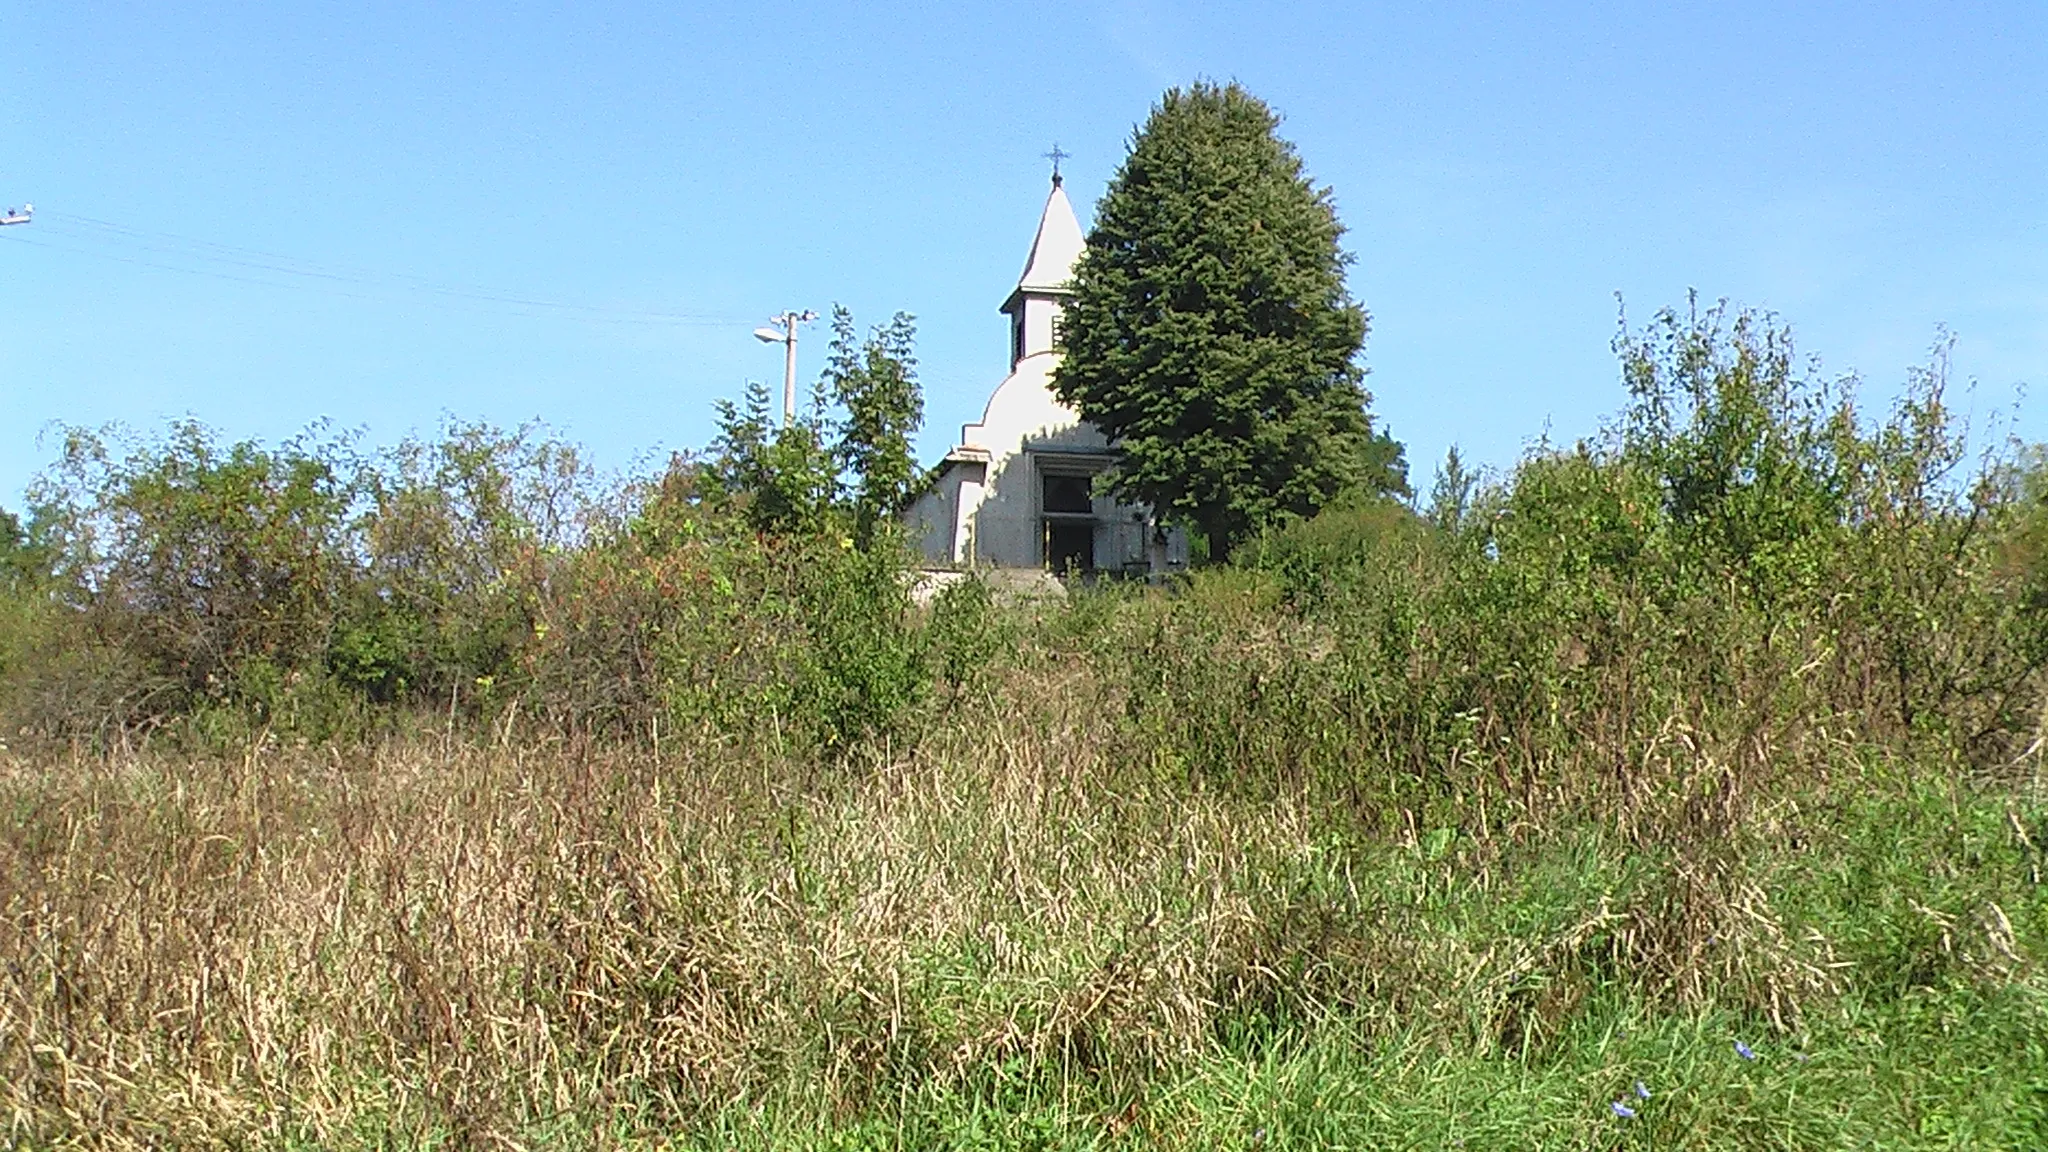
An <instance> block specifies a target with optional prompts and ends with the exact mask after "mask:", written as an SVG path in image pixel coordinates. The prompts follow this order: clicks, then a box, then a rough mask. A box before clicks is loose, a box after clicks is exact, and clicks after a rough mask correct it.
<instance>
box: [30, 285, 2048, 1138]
mask: <svg viewBox="0 0 2048 1152" xmlns="http://www.w3.org/2000/svg"><path fill="white" fill-rule="evenodd" d="M1617 351H1618V353H1619V356H1620V361H1621V375H1622V380H1623V383H1624V384H1625V386H1626V394H1625V396H1624V397H1623V398H1622V400H1621V402H1620V403H1621V408H1620V410H1619V412H1618V413H1617V415H1616V416H1615V418H1614V420H1613V421H1612V423H1611V425H1610V426H1609V427H1608V428H1607V429H1606V430H1605V431H1604V432H1603V433H1602V434H1601V435H1600V436H1598V437H1596V438H1594V439H1591V440H1588V441H1586V442H1584V443H1581V444H1577V445H1573V446H1569V447H1565V446H1558V445H1545V446H1541V447H1538V448H1537V449H1534V450H1532V451H1531V452H1530V453H1529V454H1528V455H1527V456H1526V457H1525V458H1524V459H1523V460H1522V461H1521V462H1520V463H1519V464H1518V465H1517V466H1516V467H1515V468H1513V469H1512V470H1511V471H1509V472H1508V473H1506V474H1503V475H1498V476H1479V477H1474V476H1470V475H1467V474H1465V473H1464V472H1463V471H1462V470H1461V469H1460V468H1459V467H1458V466H1457V464H1456V461H1455V459H1454V460H1452V461H1450V462H1447V465H1446V467H1445V468H1444V469H1442V470H1441V471H1440V473H1439V476H1438V480H1437V484H1436V487H1435V491H1434V492H1433V493H1432V494H1431V495H1430V496H1429V497H1428V498H1426V499H1422V500H1418V501H1417V502H1416V504H1415V506H1414V507H1406V506H1400V505H1394V504H1387V503H1377V502H1358V503H1355V504H1351V505H1348V506H1344V507H1340V508H1335V509H1331V510H1327V511H1325V512H1324V513H1322V514H1321V515H1319V516H1317V517H1316V518H1314V519H1312V520H1307V521H1299V522H1294V523H1291V524H1286V525H1279V526H1276V527H1274V528H1272V529H1271V530H1269V531H1268V532H1267V533H1266V534H1265V535H1264V536H1262V537H1260V538H1258V539H1257V540H1256V541H1254V542H1252V543H1250V544H1247V545H1244V546H1242V547H1240V548H1239V549H1238V550H1237V551H1236V553H1235V555H1234V559H1233V563H1232V565H1231V566H1229V567H1211V568H1205V569H1202V570H1199V571H1197V572H1195V573H1194V574H1193V575H1192V576H1191V577H1189V578H1187V579H1185V580H1183V581H1180V582H1179V583H1176V584H1173V585H1171V586H1167V587H1144V586H1137V585H1126V584H1113V583H1099V584H1093V585H1083V584H1080V583H1076V584H1075V585H1073V586H1072V587H1071V588H1070V592H1069V595H1068V596H1067V597H1066V598H1065V599H1064V600H1056V601H1051V602H1046V601H1036V602H1012V601H1011V600H1009V599H1008V598H1006V597H1005V596H1004V595H1002V594H1001V593H1000V590H997V589H991V588H990V587H988V586H987V585H985V584H983V583H980V582H978V581H972V580H970V581H967V582H964V583H961V584H959V585H957V586H954V587H952V588H950V589H948V590H947V591H946V592H945V593H943V594H942V595H940V596H938V597H937V598H936V599H935V600H933V601H932V602H931V603H929V604H919V603H916V602H914V601H913V598H912V595H911V581H910V580H909V578H908V577H909V572H910V570H911V561H910V559H909V557H908V555H907V553H906V552H905V551H904V549H903V546H902V543H901V542H900V541H898V540H896V539H894V538H893V537H892V536H891V535H890V533H889V532H888V531H886V530H885V529H882V528H879V527H878V526H877V524H876V522H875V521H874V518H873V517H867V518H865V519H864V518H862V517H861V516H859V515H857V514H847V513H845V512H843V511H837V510H835V509H834V508H833V507H832V506H830V505H829V502H816V504H815V507H811V506H806V507H810V511H809V512H807V513H806V514H805V516H803V517H802V518H800V520H798V521H792V520H790V519H788V518H786V517H785V518H780V519H769V520H764V519H763V517H762V515H761V509H762V507H763V506H764V504H763V502H764V501H765V500H767V499H769V498H770V497H774V496H775V493H774V492H773V491H770V490H768V489H767V488H765V487H764V485H763V484H762V483H759V482H748V480H747V476H746V475H745V474H743V473H742V472H740V471H736V470H735V469H733V468H731V467H729V466H724V465H720V464H718V463H717V462H715V461H714V462H707V463H703V464H700V463H699V462H697V461H690V460H679V461H677V462H675V463H674V464H673V465H672V466H671V467H670V468H668V469H667V470H665V471H663V472H661V473H660V474H658V475H652V476H646V477H628V478H624V479H618V478H605V477H599V476H597V475H595V474H593V473H592V472H591V471H590V470H589V469H588V468H587V467H585V466H584V465H583V464H582V463H581V462H580V461H579V459H578V457H577V455H576V453H575V452H574V450H573V449H571V448H570V447H568V446H565V445H563V444H560V443H557V442H555V441H553V440H551V439H550V438H548V437H547V435H546V434H545V433H544V432H542V431H540V430H535V429H527V430H522V431H517V432H504V431H499V430H493V429H489V428H484V427H472V426H463V425H453V426H450V427H449V428H447V429H445V430H444V431H443V434H442V435H441V436H440V437H439V438H437V439H434V440H431V441H422V442H417V443H407V444H403V445H400V446H398V447H396V448H394V449H390V450H386V451H381V452H373V451H370V450H368V449H365V448H363V447H362V446H360V445H358V444H356V443H354V442H352V441H350V440H349V439H347V438H345V437H327V436H324V435H323V434H321V433H319V432H318V431H317V430H316V432H315V433H312V434H309V435H308V436H307V437H306V438H304V439H301V440H299V441H295V442H292V443H287V444H284V445H279V446H275V447H264V446H259V445H254V444H224V443H221V442H219V441H218V440H217V439H216V438H214V437H212V436H211V435H210V434H209V433H208V432H207V431H206V430H205V429H203V428H201V427H198V426H196V425H178V426H174V427H173V428H171V429H169V430H168V431H167V432H166V433H165V434H164V435H162V436H161V437H158V438H155V439H141V440H137V439H128V440H123V439H121V438H119V437H116V436H111V435H99V434H89V433H85V432H75V433H73V434H71V435H70V436H69V437H68V438H67V439H65V440H64V442H63V443H62V444H61V445H59V452H58V456H57V459H56V461H55V462H54V463H53V465H52V466H51V468H50V469H49V471H48V472H47V473H46V474H45V477H44V479H43V480H42V481H41V482H40V483H39V485H38V486H37V487H36V489H35V490H34V491H33V492H32V493H31V501H30V507H29V509H28V512H27V515H26V516H25V517H24V518H23V523H22V524H21V525H20V528H19V530H18V531H9V532H6V533H0V544H4V550H0V568H4V571H5V573H6V574H5V576H4V577H0V585H4V589H5V590H4V593H0V716H4V721H5V727H4V729H0V731H4V733H5V747H4V750H0V820H4V825H0V828H4V835H0V1132H4V1133H5V1135H4V1139H5V1140H6V1141H7V1142H8V1143H9V1144H10V1145H13V1146H21V1147H35V1148H41V1147H63V1146H95V1147H97V1146H106V1147H185V1146H233V1147H248V1146H284V1147H306V1148H313V1147H320V1148H331V1147H343V1148H346V1147H416V1146H443V1147H535V1148H538V1147H557V1146H563V1147H578V1146H601V1147H629V1148H638V1147H648V1148H654V1147H664V1148H665V1147H677V1148H727V1147H740V1148H748V1147H752V1148H770V1147H776V1148H781V1147H794V1148H847V1149H852V1148H870V1147H872V1148H899V1147H901V1148H948V1149H951V1148H1040V1149H1054V1148H1059V1149H1066V1148H1073V1149H1080V1148H1133V1149H1135V1148H1154V1147H1168V1148H1190V1149H1195V1148H1200V1149H1209V1148H1239V1149H1284V1148H1454V1147H1457V1148H1466V1149H1475V1150H1476V1149H1484V1148H1544V1149H1552V1148H1600V1149H1609V1148H1659V1149H1664V1148H1699V1149H1705V1148H1714V1149H1722V1148H1731V1147H1732V1148H1922V1147H1925V1148H1963V1147H1967V1148H2037V1147H2044V1146H2048V973H2044V970H2043V962H2044V959H2048V888H2044V886H2043V871H2044V868H2048V852H2044V849H2048V787H2044V779H2043V763H2042V757H2043V738H2044V735H2048V729H2044V723H2043V721H2044V711H2043V710H2044V704H2048V696H2044V688H2048V670H2044V669H2048V468H2044V465H2043V460H2042V458H2041V456H2040V455H2039V454H2038V453H2037V452H2035V451H2033V450H2029V449H2025V448H2023V447H2019V446H2011V447H2005V448H1998V447H1994V449H1993V450H1992V451H1990V452H1988V453H1985V454H1983V455H1969V456H1966V455H1965V453H1964V449H1963V443H1964V442H1963V438H1962V433H1961V430H1960V429H1959V428H1958V427H1957V425H1956V423H1955V421H1954V419H1953V417H1952V415H1951V413H1950V409H1949V408H1948V407H1947V405H1946V402H1945V399H1944V386H1945V384H1946V381H1945V378H1944V376H1945V370H1944V367H1943V361H1942V357H1941V354H1940V350H1939V349H1937V353H1936V356H1935V358H1934V359H1933V361H1932V362H1931V363H1930V365H1929V366H1928V367H1927V368H1926V369H1925V370H1923V371H1920V372H1918V373H1915V374H1914V376H1913V378H1912V379H1911V380H1910V381H1909V382H1908V386H1907V387H1906V389H1905V390H1904V396H1903V399H1902V400H1900V401H1899V402H1898V403H1897V404H1896V405H1895V406H1894V407H1891V408H1889V409H1887V410H1883V411H1859V410H1858V408H1857V407H1856V406H1855V403H1854V397H1853V395H1851V394H1850V391H1849V389H1848V388H1847V387H1846V385H1845V384H1844V383H1843V382H1838V381H1829V380H1827V379H1825V378H1823V377H1821V376H1819V375H1818V374H1817V373H1816V371H1815V370H1813V369H1811V368H1809V367H1807V366H1806V365H1805V364H1804V363H1803V362H1802V361H1800V360H1799V359H1798V358H1797V357H1796V356H1795V355H1794V352H1793V350H1792V348H1791V347H1790V345H1789V341H1788V339H1787V337H1786V334H1785V333H1784V331H1783V330H1781V329H1779V328H1777V327H1774V326H1773V324H1772V323H1771V321H1770V320H1769V319H1768V318H1765V317H1757V316H1753V315H1746V314H1732V313H1728V312H1724V311H1721V310H1712V311H1707V312H1705V313H1697V314H1695V313H1666V314H1664V315H1661V316H1659V317H1658V318H1656V319H1655V320H1653V321H1652V322H1651V323H1649V324H1648V325H1646V326H1644V327H1641V328H1639V329H1635V330H1630V331H1626V332H1624V333H1623V335H1622V337H1621V338H1620V339H1619V340H1618V341H1617ZM744 418H745V414H743V413H736V412H734V411H732V410H728V432H729V433H730V432H731V431H732V430H733V429H734V428H735V427H738V426H739V425H738V424H736V423H734V422H735V421H737V422H739V423H741V424H743V422H744ZM740 430H741V431H744V430H745V429H744V428H741V429H740ZM756 431H760V429H759V428H757V429H756ZM727 441H728V448H730V447H731V444H732V443H734V442H735V441H734V439H733V437H732V436H730V435H728V438H727ZM763 443H765V442H763ZM776 444H777V445H779V446H780V447H781V448H785V449H786V448H789V444H788V443H787V442H786V438H785V439H784V440H783V441H777V442H776ZM759 446H760V445H759V444H758V443H757V447H759ZM770 447H774V445H771V446H770ZM798 447H801V445H799V446H798ZM763 450H764V451H766V449H763ZM804 459H809V457H804ZM786 472H787V470H785V472H784V473H778V474H786ZM807 491H808V489H807ZM764 493H765V495H764ZM776 498H778V499H779V497H776ZM890 498H891V499H895V498H900V493H898V494H896V495H895V496H891V497H890ZM793 525H794V526H793ZM0 526H4V525H0Z"/></svg>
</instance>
